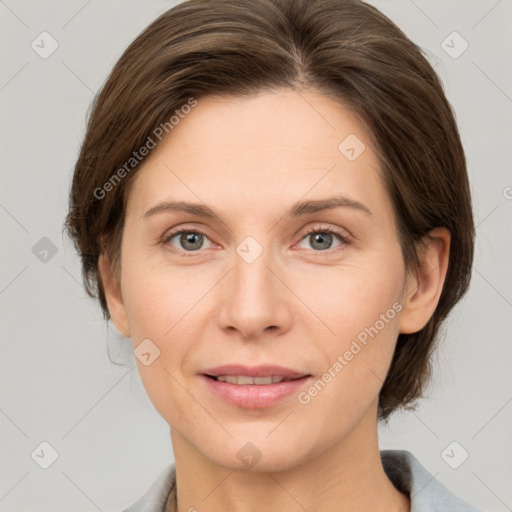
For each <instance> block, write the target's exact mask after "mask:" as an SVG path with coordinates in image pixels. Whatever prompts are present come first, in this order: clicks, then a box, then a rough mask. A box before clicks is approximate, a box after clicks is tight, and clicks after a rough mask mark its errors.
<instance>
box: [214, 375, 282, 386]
mask: <svg viewBox="0 0 512 512" xmlns="http://www.w3.org/2000/svg"><path fill="white" fill-rule="evenodd" d="M216 379H217V380H220V381H221V382H228V383H230V384H237V385H239V386H246V385H248V384H256V385H258V386H260V385H266V384H276V383H278V382H281V381H283V380H289V379H286V378H285V377H279V376H274V377H248V376H246V375H219V376H218V377H216Z"/></svg>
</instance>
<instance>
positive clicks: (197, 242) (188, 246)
mask: <svg viewBox="0 0 512 512" xmlns="http://www.w3.org/2000/svg"><path fill="white" fill-rule="evenodd" d="M174 238H177V243H178V244H179V246H178V247H177V249H180V250H185V252H194V251H198V250H199V249H203V248H204V247H203V242H204V240H205V239H206V240H209V239H208V237H207V236H206V235H205V234H204V233H203V232H201V231H199V230H197V229H182V230H181V231H175V232H172V233H169V234H168V235H167V236H166V237H165V239H164V240H163V241H162V243H163V244H164V245H167V244H170V245H172V246H173V247H176V245H174V244H173V243H171V240H173V239H174Z"/></svg>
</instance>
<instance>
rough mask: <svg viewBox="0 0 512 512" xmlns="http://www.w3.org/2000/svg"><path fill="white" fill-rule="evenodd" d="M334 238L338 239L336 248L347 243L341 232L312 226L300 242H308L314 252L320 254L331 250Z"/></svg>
mask: <svg viewBox="0 0 512 512" xmlns="http://www.w3.org/2000/svg"><path fill="white" fill-rule="evenodd" d="M334 237H336V238H338V240H339V241H340V243H339V245H338V246H336V247H340V246H343V245H346V244H348V243H349V240H348V238H347V237H346V236H345V235H343V234H342V233H341V232H339V231H338V230H336V229H334V228H331V227H325V226H324V227H318V226H314V227H312V228H310V229H309V230H308V231H307V232H306V234H305V236H304V237H303V238H302V240H301V242H303V241H305V240H308V241H309V242H310V243H311V245H312V247H313V249H315V252H321V251H326V250H329V249H331V248H332V243H333V238H334Z"/></svg>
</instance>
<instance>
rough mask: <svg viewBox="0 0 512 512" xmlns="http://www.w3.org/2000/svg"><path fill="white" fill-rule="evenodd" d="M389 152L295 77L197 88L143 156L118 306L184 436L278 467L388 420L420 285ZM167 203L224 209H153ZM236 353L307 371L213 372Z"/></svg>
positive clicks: (232, 457) (158, 400) (226, 456)
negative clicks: (397, 213) (389, 170)
mask: <svg viewBox="0 0 512 512" xmlns="http://www.w3.org/2000/svg"><path fill="white" fill-rule="evenodd" d="M340 144H341V145H340ZM363 145H364V146H363ZM378 169H379V163H378V161H377V158H376V155H375V153H374V152H373V151H372V148H371V147H370V140H369V137H368V134H367V133H366V131H365V129H364V128H363V125H362V124H361V123H360V122H358V120H357V118H355V117H354V116H353V115H351V114H350V113H349V112H348V111H347V110H346V109H344V108H343V107H342V106H341V105H340V104H338V103H336V102H335V101H333V100H331V99H328V98H326V97H322V96H318V95H314V94H313V93H312V92H308V93H300V94H299V93H297V92H294V91H292V90H291V89H290V90H289V89H280V90H277V91H273V92H261V93H259V94H258V95H255V96H252V97H250V98H235V97H230V98H222V99H220V98H213V97H210V98H206V99H200V100H199V101H198V104H197V106H196V107H194V108H192V109H191V112H190V113H189V114H188V115H187V116H185V117H184V118H183V119H181V120H180V122H179V124H178V125H176V126H174V128H173V129H172V131H171V132H170V136H167V137H166V138H164V139H163V140H162V142H161V143H159V145H158V147H157V148H156V149H154V150H153V153H152V154H150V156H149V157H148V158H147V159H146V161H144V162H143V165H142V167H141V168H140V169H139V170H138V171H137V172H138V176H137V179H136V181H135V182H134V184H133V188H132V190H131V192H130V195H129V198H128V204H127V214H126V223H125V228H124V234H123V241H122V249H121V262H122V271H121V278H120V279H121V281H120V284H121V293H120V297H119V300H116V299H115V298H114V297H112V296H110V297H109V307H110V310H111V313H112V316H113V318H114V321H116V322H117V325H118V326H120V325H124V326H128V328H129V331H130V336H131V337H132V339H133V343H134V347H135V348H136V351H135V352H136V354H137V355H138V356H140V359H139V358H138V359H137V365H138V368H139V371H140V374H141V378H142V381H143V383H144V386H145V388H146V390H147V392H148V395H149V397H150V399H151V400H152V402H153V404H154V405H155V407H156V409H157V410H158V411H159V412H160V414H161V415H162V416H163V418H165V420H166V421H167V422H168V423H169V425H170V426H171V430H172V432H173V436H174V437H173V442H174V441H175V440H178V439H180V440H181V441H182V442H183V443H185V444H186V445H187V446H188V447H189V448H190V447H192V448H193V449H195V451H196V452H197V453H199V454H202V455H203V456H204V457H206V458H207V459H209V460H211V461H213V462H214V463H216V464H219V465H222V466H225V467H229V468H242V467H244V465H245V466H246V467H249V466H250V465H252V464H254V461H257V466H256V467H255V470H258V471H264V470H265V471H268V470H278V469H286V468H288V467H293V466H296V465H297V464H300V463H302V462H305V461H307V460H308V459H311V458H313V457H315V456H318V455H319V454H321V453H322V452H323V451H325V450H328V449H331V448H333V447H334V446H335V445H337V446H342V443H343V442H345V441H347V443H346V444H347V446H348V444H349V443H348V439H349V436H350V439H351V440H352V441H353V442H359V441H361V442H364V439H365V437H366V436H368V435H371V432H372V431H373V430H375V428H376V415H377V400H378V394H379V391H380V389H381V387H382V383H383V381H384V378H385V376H386V374H387V371H388V368H389V365H390V362H391V359H392V355H393V350H394V347H395V343H396V339H397V336H398V334H399V331H400V322H401V321H402V320H403V318H402V317H403V316H404V311H405V310H404V311H400V310H401V300H402V298H403V296H404V293H405V290H406V274H405V269H404V262H403V260H402V256H401V251H400V246H399V240H398V234H397V230H396V221H395V218H394V214H393V209H392V203H391V200H390V198H389V196H388V194H387V192H386V190H385V188H384V184H383V182H382V179H381V177H380V176H379V172H378ZM334 198H337V199H338V200H339V203H338V206H336V207H332V208H326V209H322V208H316V206H319V207H321V206H322V202H323V201H331V200H333V199H334ZM165 202H180V203H181V202H182V203H194V204H196V205H197V206H198V208H201V209H203V210H205V211H206V210H207V211H208V212H213V213H214V216H207V215H204V214H201V211H195V212H194V211H191V210H189V211H186V210H180V211H175V210H173V209H171V208H167V209H166V208H159V209H157V210H153V212H152V213H151V210H152V209H154V208H155V206H157V205H161V204H162V203H165ZM309 202H311V204H309ZM302 203H305V205H303V206H298V205H300V204H302ZM315 205H316V206H315ZM324 206H325V205H324ZM148 212H150V213H148ZM191 230H197V231H199V232H200V234H194V233H190V231H191ZM308 230H314V231H315V232H316V234H308ZM330 230H332V232H329V231H330ZM180 232H182V233H180ZM143 340H150V341H144V343H145V345H140V347H139V344H141V342H143ZM137 347H139V349H137ZM158 350H159V355H158ZM141 353H142V354H141ZM155 356H157V357H156V358H155ZM225 365H240V366H244V367H246V368H239V369H236V368H235V369H233V368H231V369H220V370H218V371H217V373H220V374H221V375H222V374H224V375H249V376H251V375H255V374H256V375H258V373H257V370H258V368H257V367H260V366H262V365H272V366H279V367H282V368H285V369H287V370H288V371H289V372H295V373H294V375H295V376H306V377H304V378H301V379H300V380H297V381H295V382H288V383H286V382H285V383H281V384H278V383H275V384H264V385H261V386H260V384H258V383H254V384H247V385H245V386H244V385H242V382H244V381H243V380H242V381H241V383H240V384H232V383H229V382H219V381H215V380H213V379H212V378H210V377H207V376H206V375H205V374H210V375H211V374H212V373H216V372H215V369H216V368H219V367H221V366H225ZM260 370H261V371H260V373H259V375H260V376H279V375H281V374H282V373H287V372H286V371H285V370H284V369H281V370H279V369H269V368H267V369H265V368H263V369H261V368H260ZM290 375H291V374H290ZM281 376H283V375H281ZM329 377H330V378H329ZM228 380H230V379H228ZM247 382H251V381H247ZM258 382H265V381H264V380H262V381H258ZM357 440H359V441H357ZM249 443H250V444H249ZM340 443H341V444H340ZM175 450H176V446H175ZM251 457H252V459H251ZM258 459H259V460H258ZM248 461H249V462H248ZM251 461H252V462H251Z"/></svg>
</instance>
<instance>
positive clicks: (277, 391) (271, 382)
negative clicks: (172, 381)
mask: <svg viewBox="0 0 512 512" xmlns="http://www.w3.org/2000/svg"><path fill="white" fill-rule="evenodd" d="M200 376H201V378H202V380H203V382H204V383H205V384H206V388H207V389H209V390H210V392H212V393H213V394H214V395H216V396H218V397H220V398H222V399H223V400H224V401H225V402H227V403H229V404H231V405H234V406H237V407H241V408H244V409H260V408H268V407H272V406H275V405H278V404H279V403H280V402H282V401H283V400H285V399H286V398H288V397H290V396H292V395H294V394H296V393H298V392H299V391H300V390H301V389H302V388H303V387H304V386H305V385H307V384H308V383H309V382H310V380H311V379H312V376H311V374H307V373H303V372H300V371H297V370H293V369H291V368H285V367H282V366H275V365H261V366H252V367H251V366H244V365H225V366H218V367H216V368H209V369H207V370H205V371H204V373H202V374H201V375H200Z"/></svg>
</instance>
